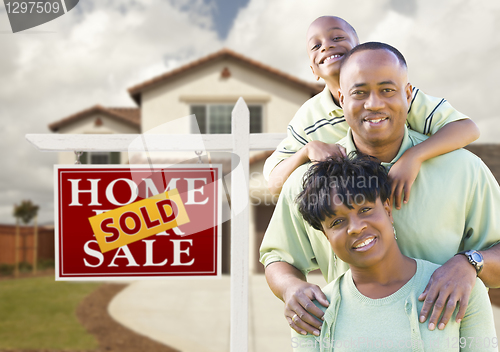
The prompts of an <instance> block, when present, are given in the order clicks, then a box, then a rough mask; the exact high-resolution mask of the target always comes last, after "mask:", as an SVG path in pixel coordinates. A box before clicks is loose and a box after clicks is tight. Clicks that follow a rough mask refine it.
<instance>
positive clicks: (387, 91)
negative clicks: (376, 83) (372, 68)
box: [382, 88, 394, 93]
mask: <svg viewBox="0 0 500 352" xmlns="http://www.w3.org/2000/svg"><path fill="white" fill-rule="evenodd" d="M382 92H384V93H390V92H394V89H392V88H384V89H382Z"/></svg>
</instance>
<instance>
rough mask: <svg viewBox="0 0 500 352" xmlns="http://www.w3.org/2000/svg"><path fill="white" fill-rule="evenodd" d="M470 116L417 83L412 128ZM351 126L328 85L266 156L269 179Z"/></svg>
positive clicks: (428, 129) (427, 129) (429, 128)
mask: <svg viewBox="0 0 500 352" xmlns="http://www.w3.org/2000/svg"><path fill="white" fill-rule="evenodd" d="M466 118H468V117H467V116H465V115H464V114H462V113H460V112H458V111H457V110H455V109H454V108H453V107H452V106H451V105H450V103H448V102H447V101H446V100H445V99H441V98H435V97H431V96H429V95H426V94H424V93H423V92H422V91H421V90H420V89H418V88H415V87H413V93H412V100H411V104H410V109H409V111H408V116H407V118H406V123H407V125H408V127H410V128H411V129H412V130H414V131H417V132H420V133H422V134H425V135H431V134H434V133H436V132H437V131H438V130H439V129H440V128H441V127H443V126H444V125H446V124H447V123H450V122H453V121H457V120H462V119H466ZM348 129H349V126H348V125H347V122H345V119H344V111H343V110H342V109H341V108H340V107H338V106H337V105H335V103H334V101H333V99H332V95H331V93H330V90H329V89H328V87H325V89H323V91H322V92H321V93H319V94H317V95H315V96H314V97H312V98H311V99H309V100H308V101H306V102H305V103H304V104H303V105H302V106H301V107H300V109H299V110H298V111H297V113H296V114H295V116H294V118H293V119H292V120H291V121H290V124H289V125H288V128H287V137H286V138H285V139H284V140H283V141H282V142H281V143H280V144H279V145H278V147H277V148H276V151H275V152H274V153H273V154H272V155H271V156H270V157H269V158H268V159H267V160H266V163H265V165H264V171H263V174H264V177H265V178H266V180H267V179H268V178H269V174H270V173H271V171H272V170H273V169H274V167H275V166H276V165H277V164H278V163H280V162H281V161H282V160H283V159H286V158H288V157H290V156H292V155H293V154H295V152H297V151H298V150H299V149H301V148H302V147H303V146H304V145H306V144H307V143H308V142H310V141H322V142H325V143H337V142H338V141H339V140H340V139H342V138H344V137H345V136H346V134H347V130H348Z"/></svg>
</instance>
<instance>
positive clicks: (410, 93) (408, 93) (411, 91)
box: [405, 82, 413, 106]
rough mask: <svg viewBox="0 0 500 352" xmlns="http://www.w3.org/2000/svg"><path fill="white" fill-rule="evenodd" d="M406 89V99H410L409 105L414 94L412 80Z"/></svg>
mask: <svg viewBox="0 0 500 352" xmlns="http://www.w3.org/2000/svg"><path fill="white" fill-rule="evenodd" d="M405 90H406V100H407V101H408V106H409V105H410V103H411V96H412V94H413V87H412V85H411V83H410V82H408V84H407V85H406V88H405Z"/></svg>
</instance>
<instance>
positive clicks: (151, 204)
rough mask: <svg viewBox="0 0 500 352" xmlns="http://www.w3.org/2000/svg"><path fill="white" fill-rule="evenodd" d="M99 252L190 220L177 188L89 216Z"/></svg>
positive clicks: (104, 251)
mask: <svg viewBox="0 0 500 352" xmlns="http://www.w3.org/2000/svg"><path fill="white" fill-rule="evenodd" d="M89 221H90V225H91V226H92V230H93V231H94V235H95V237H96V240H97V243H98V244H99V248H100V250H101V252H102V253H106V252H108V251H110V250H113V249H116V248H118V247H122V246H124V245H127V244H130V243H133V242H136V241H139V240H142V239H144V238H146V237H149V236H153V235H156V234H157V233H159V232H162V231H166V230H170V229H173V228H175V227H178V226H180V225H183V224H187V223H189V221H190V220H189V217H188V214H187V212H186V209H185V208H184V203H183V202H182V199H181V197H180V195H179V192H178V190H177V189H173V190H169V191H166V192H165V193H161V194H158V195H155V196H153V197H150V198H147V199H143V200H141V201H138V202H135V203H132V204H129V205H126V206H123V207H120V208H116V209H114V210H110V211H107V212H105V213H102V214H99V215H96V216H92V217H90V218H89Z"/></svg>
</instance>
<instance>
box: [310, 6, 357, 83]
mask: <svg viewBox="0 0 500 352" xmlns="http://www.w3.org/2000/svg"><path fill="white" fill-rule="evenodd" d="M306 40H307V42H306V44H307V55H308V56H309V61H310V64H311V70H312V72H313V74H314V75H315V76H316V79H319V78H323V79H325V80H327V79H329V78H333V77H336V79H338V75H339V71H340V61H341V60H342V58H343V57H344V55H345V54H347V53H348V52H349V51H350V50H351V49H352V48H354V47H355V46H356V45H358V44H359V39H358V35H357V34H356V31H355V30H354V28H353V27H352V26H351V25H350V24H349V23H347V22H346V21H345V20H343V19H342V18H340V17H335V16H322V17H319V18H317V19H316V20H314V22H313V23H311V25H310V26H309V29H308V30H307V39H306Z"/></svg>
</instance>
